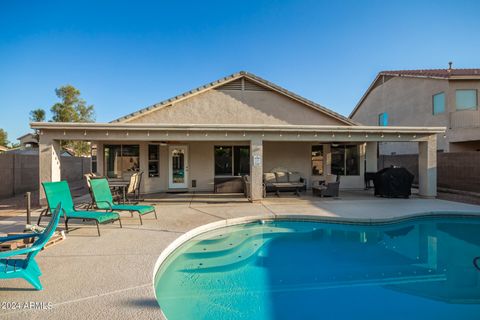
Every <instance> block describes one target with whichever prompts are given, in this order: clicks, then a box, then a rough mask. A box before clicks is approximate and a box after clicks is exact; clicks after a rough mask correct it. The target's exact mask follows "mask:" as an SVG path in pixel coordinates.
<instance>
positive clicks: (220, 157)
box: [214, 146, 250, 176]
mask: <svg viewBox="0 0 480 320" xmlns="http://www.w3.org/2000/svg"><path fill="white" fill-rule="evenodd" d="M214 154H215V176H242V175H247V174H250V147H248V146H215V149H214Z"/></svg>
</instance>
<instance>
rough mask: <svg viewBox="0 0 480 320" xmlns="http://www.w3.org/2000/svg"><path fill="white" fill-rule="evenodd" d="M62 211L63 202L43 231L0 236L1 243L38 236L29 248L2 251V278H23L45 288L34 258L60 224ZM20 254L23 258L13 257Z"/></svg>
mask: <svg viewBox="0 0 480 320" xmlns="http://www.w3.org/2000/svg"><path fill="white" fill-rule="evenodd" d="M61 211H62V206H61V204H58V206H57V207H56V209H55V210H54V211H53V214H52V220H50V222H49V223H48V226H47V227H46V228H45V230H43V232H41V233H25V234H19V235H13V236H8V237H0V243H3V242H8V241H15V240H21V239H29V238H37V239H36V240H35V242H34V243H33V244H32V245H31V246H30V247H28V248H23V249H16V250H11V251H5V252H0V279H18V278H21V279H25V280H26V281H28V283H30V284H31V285H32V286H33V287H34V288H35V289H37V290H42V289H43V287H42V284H41V283H40V279H39V277H40V276H41V275H42V272H41V271H40V268H39V267H38V264H37V262H36V261H35V259H34V258H35V256H36V255H37V254H38V253H39V252H40V250H42V248H43V247H44V246H45V245H46V244H47V242H48V240H49V239H50V238H51V237H52V235H53V233H54V232H55V229H56V228H57V226H58V221H59V220H60V214H61ZM20 255H21V256H23V258H13V257H17V256H20ZM25 255H26V256H25Z"/></svg>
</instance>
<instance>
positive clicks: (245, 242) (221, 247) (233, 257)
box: [182, 227, 312, 272]
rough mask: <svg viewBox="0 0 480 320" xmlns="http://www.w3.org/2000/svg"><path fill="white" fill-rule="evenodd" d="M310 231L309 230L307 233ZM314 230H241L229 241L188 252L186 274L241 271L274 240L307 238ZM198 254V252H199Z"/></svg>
mask: <svg viewBox="0 0 480 320" xmlns="http://www.w3.org/2000/svg"><path fill="white" fill-rule="evenodd" d="M306 230H307V229H306ZM311 232H312V229H311V228H310V229H308V231H305V232H299V231H298V230H294V229H291V228H276V227H266V228H265V227H262V228H255V229H250V230H248V231H246V230H242V231H239V232H235V233H234V234H232V235H231V236H230V237H229V238H228V240H229V241H222V242H214V243H210V244H205V243H204V242H202V243H201V244H203V245H202V246H199V244H200V243H199V244H197V245H195V246H194V247H193V248H192V249H191V250H189V252H187V253H184V254H183V255H182V258H183V259H184V262H185V264H184V268H182V271H183V272H217V271H227V270H232V269H235V268H238V267H240V266H242V265H244V264H246V263H247V262H248V261H250V259H251V258H257V257H258V256H261V253H260V254H259V253H258V251H259V250H262V248H263V247H264V246H265V245H266V244H267V243H268V242H269V241H270V240H272V239H274V238H278V236H279V235H282V234H287V233H288V234H291V233H296V234H297V235H299V236H301V235H305V234H308V233H311ZM198 250H199V251H198Z"/></svg>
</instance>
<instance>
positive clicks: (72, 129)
mask: <svg viewBox="0 0 480 320" xmlns="http://www.w3.org/2000/svg"><path fill="white" fill-rule="evenodd" d="M31 127H32V129H36V130H39V133H40V136H41V138H44V139H48V140H89V141H100V140H118V141H145V140H149V141H150V140H176V141H187V140H190V141H191V140H199V141H200V140H201V141H205V140H250V139H251V138H254V137H255V138H257V139H258V138H261V139H262V140H266V141H332V142H334V141H352V142H367V141H379V142H380V141H390V142H391V141H398V142H401V141H417V142H418V141H426V140H427V139H428V137H429V136H431V135H434V134H441V133H444V132H445V130H446V128H445V127H379V126H312V125H237V124H235V125H233V124H232V125H228V124H143V123H142V124H138V123H60V122H48V123H47V122H33V123H31Z"/></svg>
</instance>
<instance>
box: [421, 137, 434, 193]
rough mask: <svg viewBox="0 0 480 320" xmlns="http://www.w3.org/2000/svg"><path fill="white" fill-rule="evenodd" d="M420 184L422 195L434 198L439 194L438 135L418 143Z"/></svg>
mask: <svg viewBox="0 0 480 320" xmlns="http://www.w3.org/2000/svg"><path fill="white" fill-rule="evenodd" d="M418 185H419V193H420V196H423V197H427V198H434V197H436V195H437V135H436V134H432V135H430V136H429V137H428V140H427V141H420V142H419V143H418Z"/></svg>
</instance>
